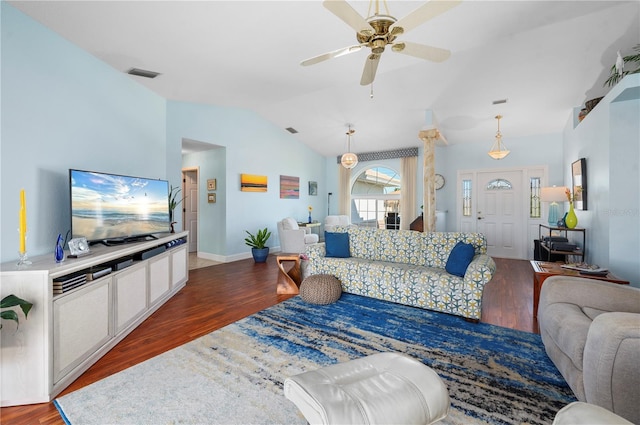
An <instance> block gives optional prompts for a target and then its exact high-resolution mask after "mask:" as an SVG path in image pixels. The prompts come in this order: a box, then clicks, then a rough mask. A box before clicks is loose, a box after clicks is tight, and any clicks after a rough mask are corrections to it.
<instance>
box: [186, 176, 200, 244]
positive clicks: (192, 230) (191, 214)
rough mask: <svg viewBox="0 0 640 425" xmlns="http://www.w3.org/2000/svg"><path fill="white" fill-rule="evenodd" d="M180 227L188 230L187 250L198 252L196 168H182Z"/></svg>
mask: <svg viewBox="0 0 640 425" xmlns="http://www.w3.org/2000/svg"><path fill="white" fill-rule="evenodd" d="M182 193H183V195H184V201H182V227H183V230H188V231H189V252H198V168H183V169H182Z"/></svg>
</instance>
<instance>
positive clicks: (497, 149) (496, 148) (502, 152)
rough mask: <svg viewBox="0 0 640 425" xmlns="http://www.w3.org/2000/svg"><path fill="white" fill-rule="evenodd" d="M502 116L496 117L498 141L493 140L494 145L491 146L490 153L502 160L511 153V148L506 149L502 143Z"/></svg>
mask: <svg viewBox="0 0 640 425" xmlns="http://www.w3.org/2000/svg"><path fill="white" fill-rule="evenodd" d="M500 118H502V115H496V119H497V120H498V131H497V132H496V141H495V142H493V146H491V150H489V152H487V153H488V155H489V156H490V157H491V158H493V159H497V160H500V159H502V158H504V157H506V156H507V155H509V154H510V153H511V151H510V150H508V149H506V148H505V146H504V145H503V144H502V133H500Z"/></svg>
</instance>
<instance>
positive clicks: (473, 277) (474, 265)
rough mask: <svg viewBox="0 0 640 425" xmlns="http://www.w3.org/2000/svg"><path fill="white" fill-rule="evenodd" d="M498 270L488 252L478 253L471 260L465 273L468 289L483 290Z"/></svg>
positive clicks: (465, 283)
mask: <svg viewBox="0 0 640 425" xmlns="http://www.w3.org/2000/svg"><path fill="white" fill-rule="evenodd" d="M495 271H496V263H495V261H493V258H491V257H490V256H488V255H487V254H477V255H476V256H475V257H473V260H471V263H470V264H469V267H467V271H466V272H465V274H464V285H465V287H466V288H468V289H475V290H479V291H480V292H482V290H483V289H484V286H485V285H486V284H487V283H489V281H490V280H491V278H492V277H493V274H494V273H495Z"/></svg>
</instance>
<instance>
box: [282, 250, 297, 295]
mask: <svg viewBox="0 0 640 425" xmlns="http://www.w3.org/2000/svg"><path fill="white" fill-rule="evenodd" d="M288 261H293V266H292V267H291V269H289V271H287V270H285V269H284V265H283V263H284V262H288ZM276 263H277V264H278V268H279V269H280V272H279V273H278V287H277V289H276V293H277V294H299V293H300V283H302V274H301V273H300V254H282V255H278V256H276Z"/></svg>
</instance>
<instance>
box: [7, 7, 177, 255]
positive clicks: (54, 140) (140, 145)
mask: <svg viewBox="0 0 640 425" xmlns="http://www.w3.org/2000/svg"><path fill="white" fill-rule="evenodd" d="M0 7H1V8H2V18H1V19H2V93H1V101H2V121H1V127H2V129H1V139H0V152H1V157H2V158H1V165H2V167H1V168H2V169H1V172H0V175H1V180H2V182H1V193H2V206H1V212H2V217H1V221H0V223H1V227H0V228H1V234H2V240H1V245H0V250H1V252H0V255H1V258H2V261H3V262H4V261H10V260H11V261H13V260H15V259H17V252H18V232H17V228H18V210H19V207H20V203H19V192H20V189H25V191H26V196H27V226H28V228H27V236H28V237H27V252H28V253H29V255H30V256H33V255H37V254H44V253H49V252H53V246H54V244H55V240H56V237H57V235H58V233H62V234H63V235H64V234H65V233H66V232H67V231H68V230H69V227H70V215H69V194H68V190H69V189H68V169H69V168H80V169H89V170H98V171H107V172H111V173H118V174H129V175H139V176H144V177H153V178H165V177H166V173H167V152H166V150H167V143H166V138H165V137H166V136H165V134H166V131H165V124H166V112H165V103H166V102H165V100H164V99H163V98H161V97H160V96H158V95H156V94H154V93H152V92H150V91H149V90H148V89H146V88H144V87H143V86H141V85H139V84H137V83H136V82H134V81H133V80H132V79H131V78H130V77H128V76H127V75H125V74H124V73H120V72H116V71H114V69H113V68H112V67H110V66H108V65H106V64H105V63H104V62H101V61H99V60H98V59H96V58H95V57H93V56H91V55H90V54H88V53H86V52H85V51H83V50H81V49H79V48H78V47H76V46H74V45H72V44H70V43H68V42H67V41H66V40H64V39H63V38H62V37H60V36H58V35H57V34H55V33H53V32H51V31H50V30H48V29H46V28H45V27H43V26H42V25H40V24H39V23H37V22H35V21H34V20H32V19H31V18H29V17H27V16H25V15H24V14H22V13H21V12H19V11H17V10H16V9H14V8H13V7H11V6H9V5H8V4H7V3H6V2H1V5H0Z"/></svg>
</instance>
